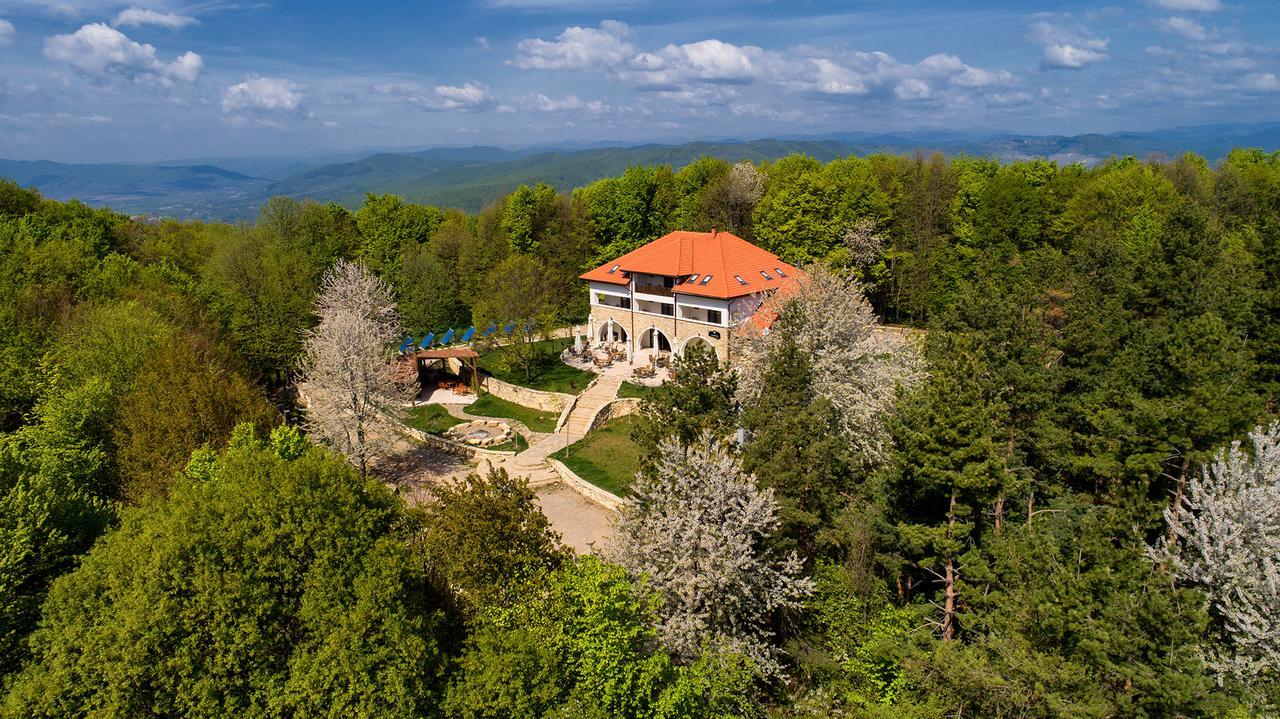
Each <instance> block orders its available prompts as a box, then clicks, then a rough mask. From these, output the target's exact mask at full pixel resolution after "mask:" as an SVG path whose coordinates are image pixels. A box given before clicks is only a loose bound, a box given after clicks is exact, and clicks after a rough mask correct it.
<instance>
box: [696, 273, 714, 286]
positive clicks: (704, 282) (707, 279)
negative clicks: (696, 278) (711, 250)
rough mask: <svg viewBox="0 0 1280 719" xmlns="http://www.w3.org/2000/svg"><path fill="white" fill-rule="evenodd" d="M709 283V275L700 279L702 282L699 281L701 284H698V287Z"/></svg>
mask: <svg viewBox="0 0 1280 719" xmlns="http://www.w3.org/2000/svg"><path fill="white" fill-rule="evenodd" d="M710 281H711V275H707V276H706V277H703V278H702V281H701V282H699V283H698V284H700V285H705V284H707V283H708V282H710Z"/></svg>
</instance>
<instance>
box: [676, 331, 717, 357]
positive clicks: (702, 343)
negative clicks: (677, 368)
mask: <svg viewBox="0 0 1280 719" xmlns="http://www.w3.org/2000/svg"><path fill="white" fill-rule="evenodd" d="M690 347H700V348H701V349H702V350H703V351H705V352H710V353H711V354H713V355H714V354H716V346H715V345H713V344H711V340H709V339H707V338H706V337H702V336H700V335H694V336H693V337H690V338H688V339H686V340H685V341H684V346H682V347H681V348H680V356H681V357H683V356H685V354H686V353H687V352H688V351H689V348H690Z"/></svg>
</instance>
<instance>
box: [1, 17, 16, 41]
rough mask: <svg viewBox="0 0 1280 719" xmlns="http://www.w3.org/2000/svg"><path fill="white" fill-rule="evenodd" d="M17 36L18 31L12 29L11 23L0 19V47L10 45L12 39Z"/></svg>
mask: <svg viewBox="0 0 1280 719" xmlns="http://www.w3.org/2000/svg"><path fill="white" fill-rule="evenodd" d="M17 36H18V31H17V30H16V29H14V27H13V23H11V22H9V21H8V20H5V19H3V18H0V47H4V46H5V45H11V44H12V43H13V39H14V38H15V37H17Z"/></svg>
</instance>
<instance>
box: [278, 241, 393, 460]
mask: <svg viewBox="0 0 1280 719" xmlns="http://www.w3.org/2000/svg"><path fill="white" fill-rule="evenodd" d="M315 311H316V314H317V315H318V316H319V318H320V321H319V322H318V323H317V324H316V326H315V327H314V328H313V329H311V330H308V331H307V332H306V334H305V338H304V340H305V347H306V356H305V357H304V359H303V366H302V373H303V380H302V385H303V387H304V389H305V391H306V394H307V395H308V397H309V399H310V402H311V404H310V407H309V408H308V412H307V424H308V428H309V429H310V430H311V431H312V432H313V433H315V434H316V435H317V436H319V437H321V438H322V439H324V440H325V441H326V442H327V443H328V444H329V445H331V446H332V447H334V448H335V449H337V450H338V451H340V452H342V453H343V454H346V455H347V457H348V458H349V459H350V460H351V461H352V462H353V463H355V464H356V465H357V466H358V467H359V468H360V474H361V475H365V474H366V473H367V471H368V463H369V460H370V458H372V457H373V456H376V454H377V452H378V450H379V449H381V447H382V446H383V444H385V443H386V442H387V441H388V440H389V438H390V437H391V436H392V435H391V433H390V432H389V431H388V429H387V428H379V427H378V424H379V423H380V422H382V421H383V417H384V416H385V413H386V412H388V411H389V410H391V408H392V405H393V402H394V400H395V398H396V397H397V395H398V394H399V393H400V391H401V390H400V388H399V387H398V386H397V385H396V384H395V383H393V382H392V379H391V378H392V369H393V367H392V363H391V352H390V346H391V345H392V343H394V342H395V341H396V339H397V338H398V336H399V332H400V323H399V321H398V319H397V317H396V306H395V302H394V301H393V300H392V299H391V288H390V287H388V286H387V284H386V283H385V282H383V281H382V280H380V279H378V278H377V277H375V276H374V275H372V274H370V273H369V272H368V271H367V270H365V268H364V266H363V265H360V264H358V263H354V262H347V261H346V260H338V262H337V264H335V265H334V266H333V267H332V268H331V269H330V270H329V271H328V272H326V273H325V276H324V278H323V279H322V280H321V282H320V294H319V295H318V297H317V298H316V308H315Z"/></svg>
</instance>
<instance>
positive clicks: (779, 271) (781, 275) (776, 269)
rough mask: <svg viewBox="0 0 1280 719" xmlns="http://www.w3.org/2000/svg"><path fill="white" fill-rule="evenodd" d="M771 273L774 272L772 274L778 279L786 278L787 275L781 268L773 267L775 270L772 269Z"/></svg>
mask: <svg viewBox="0 0 1280 719" xmlns="http://www.w3.org/2000/svg"><path fill="white" fill-rule="evenodd" d="M773 271H774V272H777V273H778V276H779V277H786V276H787V273H785V272H783V271H782V268H781V267H775V268H773Z"/></svg>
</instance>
